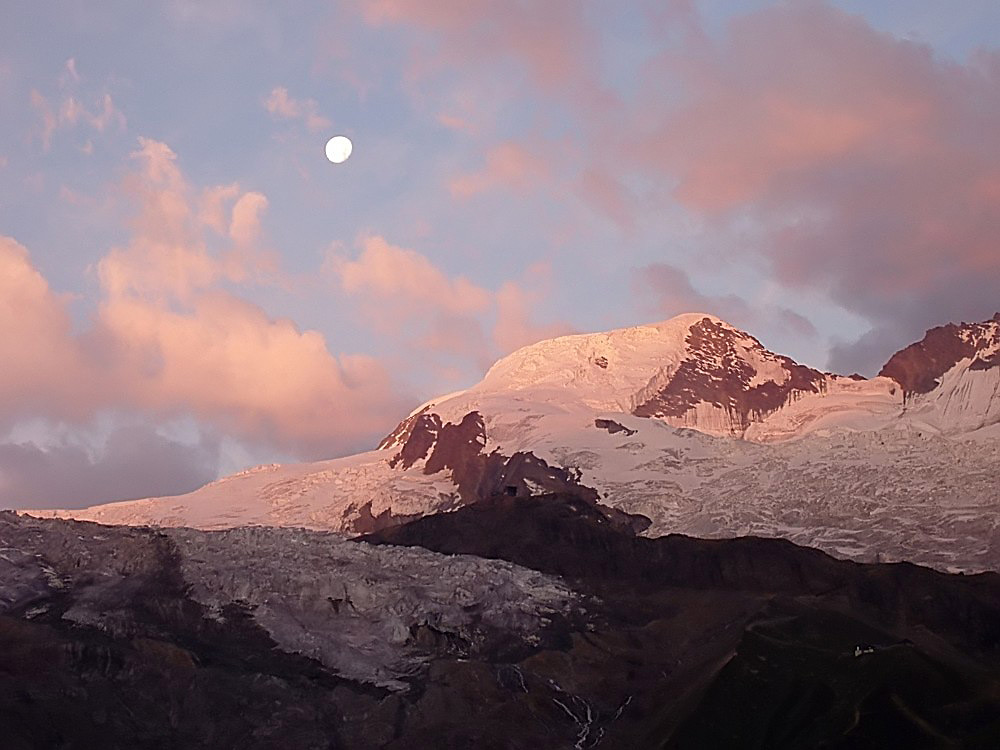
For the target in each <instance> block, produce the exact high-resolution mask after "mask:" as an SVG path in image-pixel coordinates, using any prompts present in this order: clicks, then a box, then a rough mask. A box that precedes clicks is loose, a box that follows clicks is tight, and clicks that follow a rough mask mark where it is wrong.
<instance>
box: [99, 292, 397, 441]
mask: <svg viewBox="0 0 1000 750" xmlns="http://www.w3.org/2000/svg"><path fill="white" fill-rule="evenodd" d="M100 324H101V326H102V329H103V331H105V332H106V333H107V334H108V335H109V336H110V338H111V340H112V341H113V342H114V343H115V346H116V358H117V360H118V362H117V364H118V367H119V368H120V369H121V370H122V371H123V372H124V373H127V377H123V378H122V379H121V382H120V388H121V389H122V392H121V397H122V398H123V399H124V401H125V402H126V403H128V404H130V405H132V406H133V407H136V408H139V409H141V410H143V411H146V412H148V413H153V414H160V415H167V416H173V415H177V414H194V415H196V416H197V417H199V418H201V419H203V420H205V421H207V422H209V423H210V424H215V425H218V426H219V427H221V428H223V429H225V430H227V431H229V432H231V433H232V434H235V435H237V436H239V437H242V438H245V439H252V440H256V441H261V442H267V441H270V442H272V443H274V444H275V445H277V446H281V447H285V448H289V449H292V450H295V451H297V452H299V453H300V454H302V455H307V456H310V457H323V456H329V455H332V454H333V453H334V452H336V451H337V450H340V449H343V448H344V447H346V446H350V445H354V444H356V443H357V442H358V441H359V440H361V439H362V438H363V437H364V436H366V435H372V434H375V433H378V432H379V431H380V430H381V429H383V428H384V427H385V426H386V425H387V424H390V423H391V421H392V419H393V418H394V417H395V416H398V414H399V413H400V410H401V407H402V404H401V403H400V401H399V400H398V399H397V398H394V397H392V396H391V393H392V384H391V383H390V382H389V378H388V376H387V374H386V373H385V371H384V370H383V369H381V368H380V367H379V366H378V365H377V363H375V362H373V361H369V360H365V359H358V358H353V359H351V360H349V361H348V362H346V363H341V362H339V361H338V360H337V359H336V358H335V357H334V356H332V355H331V354H330V352H329V350H328V349H327V347H326V342H325V340H324V338H323V336H322V335H321V334H320V333H318V332H316V331H300V330H299V329H298V328H297V327H296V326H295V325H294V324H293V323H292V322H291V321H290V320H282V319H278V320H272V319H270V318H268V316H267V315H265V314H264V312H263V311H262V310H261V309H260V308H259V307H257V306H256V305H253V304H251V303H249V302H246V301H244V300H241V299H238V298H236V297H234V296H232V295H231V294H228V293H226V292H222V291H219V290H212V291H209V292H205V293H203V294H201V295H199V296H198V297H197V299H196V300H195V301H194V303H193V305H192V307H191V309H189V310H186V311H184V312H177V311H175V310H172V309H170V308H169V307H166V306H162V305H159V304H156V303H151V302H148V301H146V300H143V299H138V298H134V297H121V298H113V299H111V300H109V301H107V302H105V303H104V304H103V305H102V307H101V311H100Z"/></svg>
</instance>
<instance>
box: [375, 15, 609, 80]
mask: <svg viewBox="0 0 1000 750" xmlns="http://www.w3.org/2000/svg"><path fill="white" fill-rule="evenodd" d="M361 8H362V13H363V17H364V18H365V20H366V21H367V22H368V23H370V24H373V25H388V24H392V25H397V26H404V27H408V28H410V29H419V30H422V31H424V32H425V33H429V34H432V35H434V36H435V38H436V42H435V44H433V45H429V46H428V47H426V48H423V49H421V50H419V51H415V52H414V54H415V56H416V59H415V60H414V62H413V67H412V69H411V71H410V74H411V75H413V74H419V71H431V70H440V69H442V68H444V67H448V66H453V65H455V64H456V63H458V64H462V65H466V66H468V65H472V66H477V67H479V66H484V65H490V64H494V63H497V62H503V61H510V60H513V61H516V62H518V63H520V64H521V65H522V66H523V69H524V70H525V72H526V73H527V75H528V77H529V79H530V80H531V81H532V83H533V84H534V85H536V86H539V87H540V88H542V89H543V90H546V91H550V92H551V91H554V90H558V89H560V88H563V87H566V86H571V87H574V88H576V87H578V86H584V88H585V89H589V88H590V86H591V83H592V81H593V80H594V78H593V77H588V76H581V75H580V71H581V70H586V71H591V70H593V68H594V59H593V55H592V51H593V50H594V49H595V48H596V47H597V39H596V35H595V34H594V33H593V30H592V28H591V27H590V26H589V25H588V24H587V22H586V20H585V8H584V6H583V4H581V3H579V2H575V0H547V2H544V3H538V2H533V1H532V0H511V1H510V2H504V3H499V2H495V1H494V0H362V1H361ZM581 93H588V94H596V93H597V92H596V91H589V90H587V91H584V92H581Z"/></svg>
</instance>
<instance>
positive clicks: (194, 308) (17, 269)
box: [0, 139, 461, 458]
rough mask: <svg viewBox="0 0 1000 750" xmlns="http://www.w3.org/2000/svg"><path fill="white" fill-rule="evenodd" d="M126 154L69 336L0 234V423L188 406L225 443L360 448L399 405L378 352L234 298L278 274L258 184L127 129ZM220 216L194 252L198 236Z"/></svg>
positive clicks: (36, 277) (44, 290)
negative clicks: (135, 145) (191, 169)
mask: <svg viewBox="0 0 1000 750" xmlns="http://www.w3.org/2000/svg"><path fill="white" fill-rule="evenodd" d="M133 159H134V161H135V164H136V167H137V168H136V170H135V171H134V172H133V173H132V174H131V175H130V176H129V177H128V178H127V179H126V181H125V185H124V189H125V191H126V193H127V194H128V195H129V196H131V198H132V199H133V200H134V201H135V203H136V213H135V216H134V219H133V220H132V222H131V226H130V229H131V231H130V236H129V242H128V244H126V245H124V246H122V247H118V248H113V249H111V250H110V251H109V252H108V253H107V254H106V255H105V256H104V258H102V260H101V261H100V263H99V264H98V266H97V271H98V278H99V281H100V286H101V297H100V299H99V301H98V304H97V305H96V310H95V312H94V314H93V316H92V317H91V318H90V320H89V321H87V322H86V324H85V325H84V326H83V330H82V331H74V330H73V326H72V325H71V323H70V320H69V316H68V314H67V311H66V300H65V299H63V298H61V297H60V296H59V295H57V294H55V293H54V292H53V291H52V290H51V289H50V288H49V285H48V283H47V282H46V280H45V278H44V277H43V276H42V275H41V274H40V273H39V272H38V270H37V269H36V268H35V267H34V266H33V265H32V263H31V260H30V257H29V255H28V252H27V250H26V249H25V248H24V247H22V246H20V245H19V244H17V243H16V242H14V241H13V240H11V239H9V238H3V239H2V240H0V358H2V360H3V361H4V362H6V363H8V364H7V365H6V366H5V367H4V368H3V369H2V371H0V422H6V423H11V422H13V421H16V420H17V419H18V418H23V417H25V416H31V415H38V414H42V415H46V416H50V417H52V418H55V419H64V420H68V421H74V422H76V423H81V422H83V421H84V420H86V419H90V418H92V417H93V415H94V414H96V413H97V412H98V411H100V410H102V409H116V410H124V411H126V412H136V413H139V414H143V415H146V416H148V417H150V418H154V419H155V418H168V417H169V418H172V417H177V416H185V415H189V416H193V417H194V418H196V419H197V420H199V421H201V422H202V423H204V424H208V425H211V426H213V427H214V428H216V429H218V430H219V431H222V432H226V433H227V434H230V435H233V436H234V437H236V438H237V439H243V440H249V441H254V442H257V443H263V444H269V445H272V446H274V447H276V448H278V449H280V450H283V451H286V452H292V453H295V454H297V455H300V456H302V457H308V458H319V457H329V456H331V455H335V454H338V453H342V452H344V451H345V450H351V449H358V448H361V447H364V446H365V445H367V444H368V441H370V440H373V439H374V438H375V437H376V436H377V435H378V434H379V433H381V432H382V431H384V430H386V429H388V428H389V427H391V425H392V424H393V423H394V422H395V421H396V420H397V419H398V416H399V414H400V413H405V411H406V408H407V407H408V406H409V405H410V404H409V400H408V399H406V398H405V396H404V395H401V394H399V387H398V384H396V383H394V382H392V381H391V380H390V377H389V375H388V373H387V371H386V370H385V368H384V366H382V364H381V363H380V362H378V361H376V360H374V359H372V358H370V357H364V356H358V355H342V356H340V357H337V356H334V355H333V354H331V352H330V351H329V349H328V348H327V343H326V341H325V339H324V337H323V336H322V334H320V333H319V332H317V331H309V330H300V329H299V328H298V327H297V326H296V325H295V324H294V323H292V322H291V321H290V320H287V319H281V318H277V319H276V318H272V317H270V316H268V315H267V314H266V313H265V312H264V311H263V310H262V309H261V308H260V307H259V306H257V305H255V304H253V303H251V302H249V301H247V300H246V299H243V298H241V297H240V296H239V295H238V288H239V285H240V284H244V283H248V282H255V283H273V282H275V278H274V277H278V280H279V281H283V278H282V277H281V275H280V273H279V271H278V269H277V267H276V265H274V263H276V261H274V262H273V263H272V261H273V259H272V258H271V256H270V255H269V254H267V253H263V252H262V251H259V250H257V249H255V248H254V246H253V243H254V242H256V240H257V238H258V236H259V217H260V213H261V211H262V210H263V208H264V207H265V206H266V198H265V197H264V196H263V195H262V194H260V193H256V192H253V191H249V192H244V191H242V190H241V189H240V188H239V187H238V186H231V185H229V186H220V187H218V188H209V189H205V190H197V189H195V188H193V187H192V186H190V185H189V184H188V183H187V181H186V180H185V178H184V176H183V174H182V173H181V171H180V169H179V167H178V165H177V160H176V156H175V154H174V153H173V151H172V150H171V149H170V148H169V147H167V146H166V145H165V144H163V143H160V142H157V141H153V140H149V139H141V140H140V148H139V149H138V150H137V151H136V152H135V153H134V154H133ZM230 202H231V203H232V208H231V210H227V206H228V205H229V203H230ZM226 227H228V228H227V231H226V235H222V236H219V237H216V239H215V242H214V243H213V244H214V245H218V246H219V247H218V248H217V249H213V247H210V246H209V244H208V243H207V242H206V239H205V233H206V231H210V232H216V231H217V230H218V229H220V228H226ZM227 242H228V245H227ZM224 282H225V283H224ZM460 287H461V285H459V287H458V288H460Z"/></svg>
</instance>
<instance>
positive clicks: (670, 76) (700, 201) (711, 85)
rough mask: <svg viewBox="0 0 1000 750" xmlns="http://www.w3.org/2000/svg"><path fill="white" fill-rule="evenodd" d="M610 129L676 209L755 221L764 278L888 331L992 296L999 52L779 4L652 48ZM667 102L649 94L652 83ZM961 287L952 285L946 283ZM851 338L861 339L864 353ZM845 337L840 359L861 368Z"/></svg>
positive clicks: (996, 273) (980, 308)
mask: <svg viewBox="0 0 1000 750" xmlns="http://www.w3.org/2000/svg"><path fill="white" fill-rule="evenodd" d="M651 70H652V71H653V72H652V73H651V75H650V78H649V79H648V81H647V83H646V88H645V90H644V91H643V92H642V95H641V96H640V97H638V99H637V101H639V102H640V103H641V104H640V106H639V107H638V108H637V109H636V111H635V112H633V113H632V114H631V115H630V116H629V120H630V121H631V122H632V123H634V126H630V128H629V129H627V132H626V133H625V134H624V135H623V137H622V139H621V153H622V154H623V158H625V159H626V163H627V164H628V165H629V167H628V168H629V169H633V170H635V171H637V172H639V173H642V174H644V175H646V176H652V177H655V178H657V179H663V180H666V181H668V182H673V183H674V184H676V190H675V191H674V197H675V198H676V199H677V200H678V201H679V202H680V203H681V204H683V205H684V206H686V207H688V208H690V209H692V210H693V211H696V212H698V213H700V214H702V215H703V216H705V217H707V218H709V219H711V220H712V221H714V222H717V223H718V224H719V225H723V226H725V225H728V224H729V220H730V218H737V219H738V220H743V221H745V220H746V218H747V217H750V218H751V219H752V221H753V223H754V225H755V226H757V227H759V228H760V237H761V239H760V240H759V242H757V243H756V245H755V248H746V247H744V248H741V249H740V252H741V253H745V252H746V251H747V250H753V249H756V250H757V251H758V252H759V253H760V254H761V255H762V256H763V257H764V258H765V259H766V260H767V261H768V262H769V263H770V264H771V267H772V269H773V273H774V274H775V277H776V279H777V280H778V281H779V282H781V283H783V284H785V285H789V286H793V287H799V288H803V289H812V290H816V291H817V293H820V294H824V295H829V296H830V297H831V298H832V299H833V300H834V301H835V302H837V303H839V304H841V305H842V306H843V307H845V308H847V309H849V310H852V311H854V312H856V313H860V314H862V315H864V316H866V317H867V318H868V319H869V320H870V321H871V322H872V324H873V325H874V326H875V327H876V328H878V329H879V330H880V331H882V333H881V334H880V335H884V336H885V337H886V338H888V339H895V340H902V341H905V340H908V339H909V338H911V337H912V336H914V335H919V333H920V332H921V331H922V330H923V329H924V328H925V327H926V326H928V325H933V324H936V323H940V322H941V321H943V320H953V319H954V320H957V319H979V318H981V317H988V316H989V315H991V314H992V312H993V311H994V310H995V307H996V300H997V299H998V298H1000V255H998V254H997V252H996V237H997V236H1000V204H998V202H997V192H996V185H997V182H996V178H997V175H998V174H1000V171H998V170H1000V66H998V65H997V64H996V63H995V60H993V58H981V57H980V58H973V59H972V60H971V61H970V62H968V63H959V62H955V61H951V60H947V59H941V58H937V57H935V55H934V54H933V53H932V51H931V50H930V48H929V47H927V46H924V45H921V44H917V43H914V42H910V41H904V40H900V39H898V38H895V37H893V36H891V35H888V34H884V33H881V32H878V31H875V30H874V29H872V28H871V27H870V26H868V25H867V24H866V23H865V21H863V20H862V19H861V18H859V17H856V16H851V15H849V14H847V13H844V12H842V11H840V10H837V9H834V8H832V7H830V6H829V5H826V4H824V3H805V4H782V5H778V6H775V7H771V8H767V9H765V10H762V11H759V12H756V13H752V14H750V15H747V16H745V17H742V18H739V19H737V20H735V21H733V22H732V24H731V25H730V27H729V29H728V34H727V35H726V36H725V38H724V39H722V40H721V41H719V42H714V41H711V40H710V39H709V38H708V37H705V36H698V37H694V38H692V39H691V40H689V46H688V47H687V48H686V49H685V50H684V54H670V55H667V54H665V55H663V56H662V58H661V59H660V61H659V62H658V64H657V65H656V66H653V67H652V68H651ZM678 84H680V89H681V90H682V91H683V94H682V96H681V97H680V99H679V100H678V99H674V100H668V99H666V98H665V97H663V96H661V95H660V93H659V92H660V91H661V90H662V89H664V88H665V87H669V89H670V90H673V91H676V90H677V89H678ZM956 289H962V290H963V292H962V293H961V294H956V293H955V290H956ZM859 351H860V350H859ZM868 356H869V355H864V356H862V355H861V354H859V356H858V357H856V358H852V356H851V355H850V352H849V348H848V347H842V348H841V350H840V353H839V354H838V356H837V361H835V362H834V365H835V366H838V367H841V368H847V369H863V370H868V371H870V370H872V369H873V367H874V368H877V364H878V363H877V362H876V361H869V360H868V359H867V357H868Z"/></svg>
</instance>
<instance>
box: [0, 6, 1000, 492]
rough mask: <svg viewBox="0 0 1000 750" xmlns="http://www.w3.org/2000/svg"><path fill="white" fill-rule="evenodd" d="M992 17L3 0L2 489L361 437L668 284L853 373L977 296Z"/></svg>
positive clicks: (800, 9)
mask: <svg viewBox="0 0 1000 750" xmlns="http://www.w3.org/2000/svg"><path fill="white" fill-rule="evenodd" d="M997 40H1000V4H997V3H996V2H995V0H953V2H949V3H941V2H938V1H936V0H935V1H932V0H911V1H910V2H906V3H900V2H893V1H891V0H840V1H839V2H834V1H833V0H829V1H827V2H819V1H815V2H814V1H813V0H800V1H796V2H765V1H763V0H759V1H758V0H742V1H737V2H733V1H732V0H726V1H725V2H724V1H723V0H701V1H700V2H699V1H698V0H632V1H630V2H626V3H622V2H617V1H616V0H545V2H539V1H538V0H344V1H343V2H324V3H320V2H299V1H297V0H290V1H289V2H285V3H268V2H253V1H247V2H235V0H164V1H162V2H155V1H152V0H151V2H148V3H141V4H137V3H132V2H124V0H123V1H121V2H115V1H112V0H96V1H95V0H90V1H88V2H84V1H83V0H67V2H64V3H60V5H59V12H58V13H56V12H55V11H54V10H53V9H51V8H46V7H44V6H43V5H41V4H39V3H37V2H28V1H27V0H5V3H4V22H3V24H2V25H0V102H2V106H0V361H2V362H3V364H2V365H0V505H3V506H8V507H77V506H82V505H87V504H91V503H96V502H103V501H112V500H120V499H127V498H135V497H144V496H154V495H166V494H177V493H182V492H186V491H190V490H192V489H194V488H196V487H198V486H200V485H201V484H203V483H205V482H207V481H211V480H212V479H215V478H217V477H219V476H222V475H226V474H229V473H232V472H234V471H238V470H240V469H243V468H246V467H249V466H253V465H257V464H261V463H270V462H285V461H296V460H317V459H322V458H330V457H335V456H340V455H345V454H348V453H353V452H357V451H360V450H367V449H370V448H371V447H373V446H374V445H375V444H376V442H377V441H378V439H379V438H380V437H381V436H382V435H384V434H385V433H387V432H389V431H390V430H391V429H392V427H393V426H394V425H395V424H396V422H398V421H399V420H400V419H401V418H402V417H404V416H405V415H406V414H407V413H408V412H409V411H410V410H411V409H412V408H413V407H414V406H416V405H417V404H419V403H420V402H422V401H423V400H426V399H427V398H430V397H432V396H434V395H437V394H441V393H446V392H450V391H454V390H457V389H460V388H463V387H467V386H469V385H471V384H473V383H475V382H476V381H477V380H478V379H479V378H480V377H481V376H482V375H483V373H484V372H485V370H486V369H487V368H488V367H489V365H490V364H491V363H492V362H494V361H495V360H496V359H497V358H499V357H501V356H503V355H505V354H507V353H509V352H511V351H513V350H514V349H516V348H518V347H520V346H524V345H527V344H530V343H533V342H535V341H538V340H540V339H542V338H547V337H551V336H555V335H560V334H565V333H573V332H585V331H597V330H607V329H610V328H617V327H623V326H631V325H639V324H642V323H648V322H655V321H659V320H663V319H666V318H669V317H671V316H673V315H675V314H679V313H682V312H692V311H703V312H710V313H713V314H716V315H718V316H720V317H722V318H724V319H726V320H728V321H729V322H730V323H732V324H734V325H736V326H739V327H741V328H743V329H745V330H747V331H749V332H750V333H752V334H753V335H755V336H756V337H757V338H758V339H760V340H761V341H762V343H764V345H765V346H767V347H768V348H770V349H772V350H774V351H778V352H780V353H783V354H787V355H789V356H792V357H793V358H795V359H796V360H798V361H800V362H803V363H805V364H809V365H812V366H815V367H819V368H822V369H829V370H833V371H836V372H842V373H844V374H849V373H852V372H861V373H862V374H865V375H874V374H875V373H876V372H877V371H878V369H879V367H880V366H881V365H882V364H883V363H884V362H885V361H886V360H887V359H888V358H889V356H890V355H891V354H892V353H893V352H894V351H896V350H897V349H899V348H902V347H903V346H905V345H907V344H909V343H911V342H912V341H914V340H917V339H919V338H920V336H921V335H922V334H923V331H924V330H925V329H926V328H929V327H931V326H934V325H940V324H943V323H947V322H958V321H962V320H968V321H972V320H982V319H986V318H988V317H990V316H991V315H992V314H993V313H994V312H996V311H997V310H1000V246H998V242H997V238H998V237H1000V48H998V42H997ZM334 134H345V135H347V136H349V137H350V138H351V139H352V140H353V142H354V151H353V154H352V155H351V157H350V159H349V160H348V161H346V162H345V163H343V164H339V165H334V164H331V163H330V162H328V161H327V160H326V159H325V157H324V152H323V147H324V144H325V142H326V140H327V139H328V138H329V137H331V136H332V135H334Z"/></svg>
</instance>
